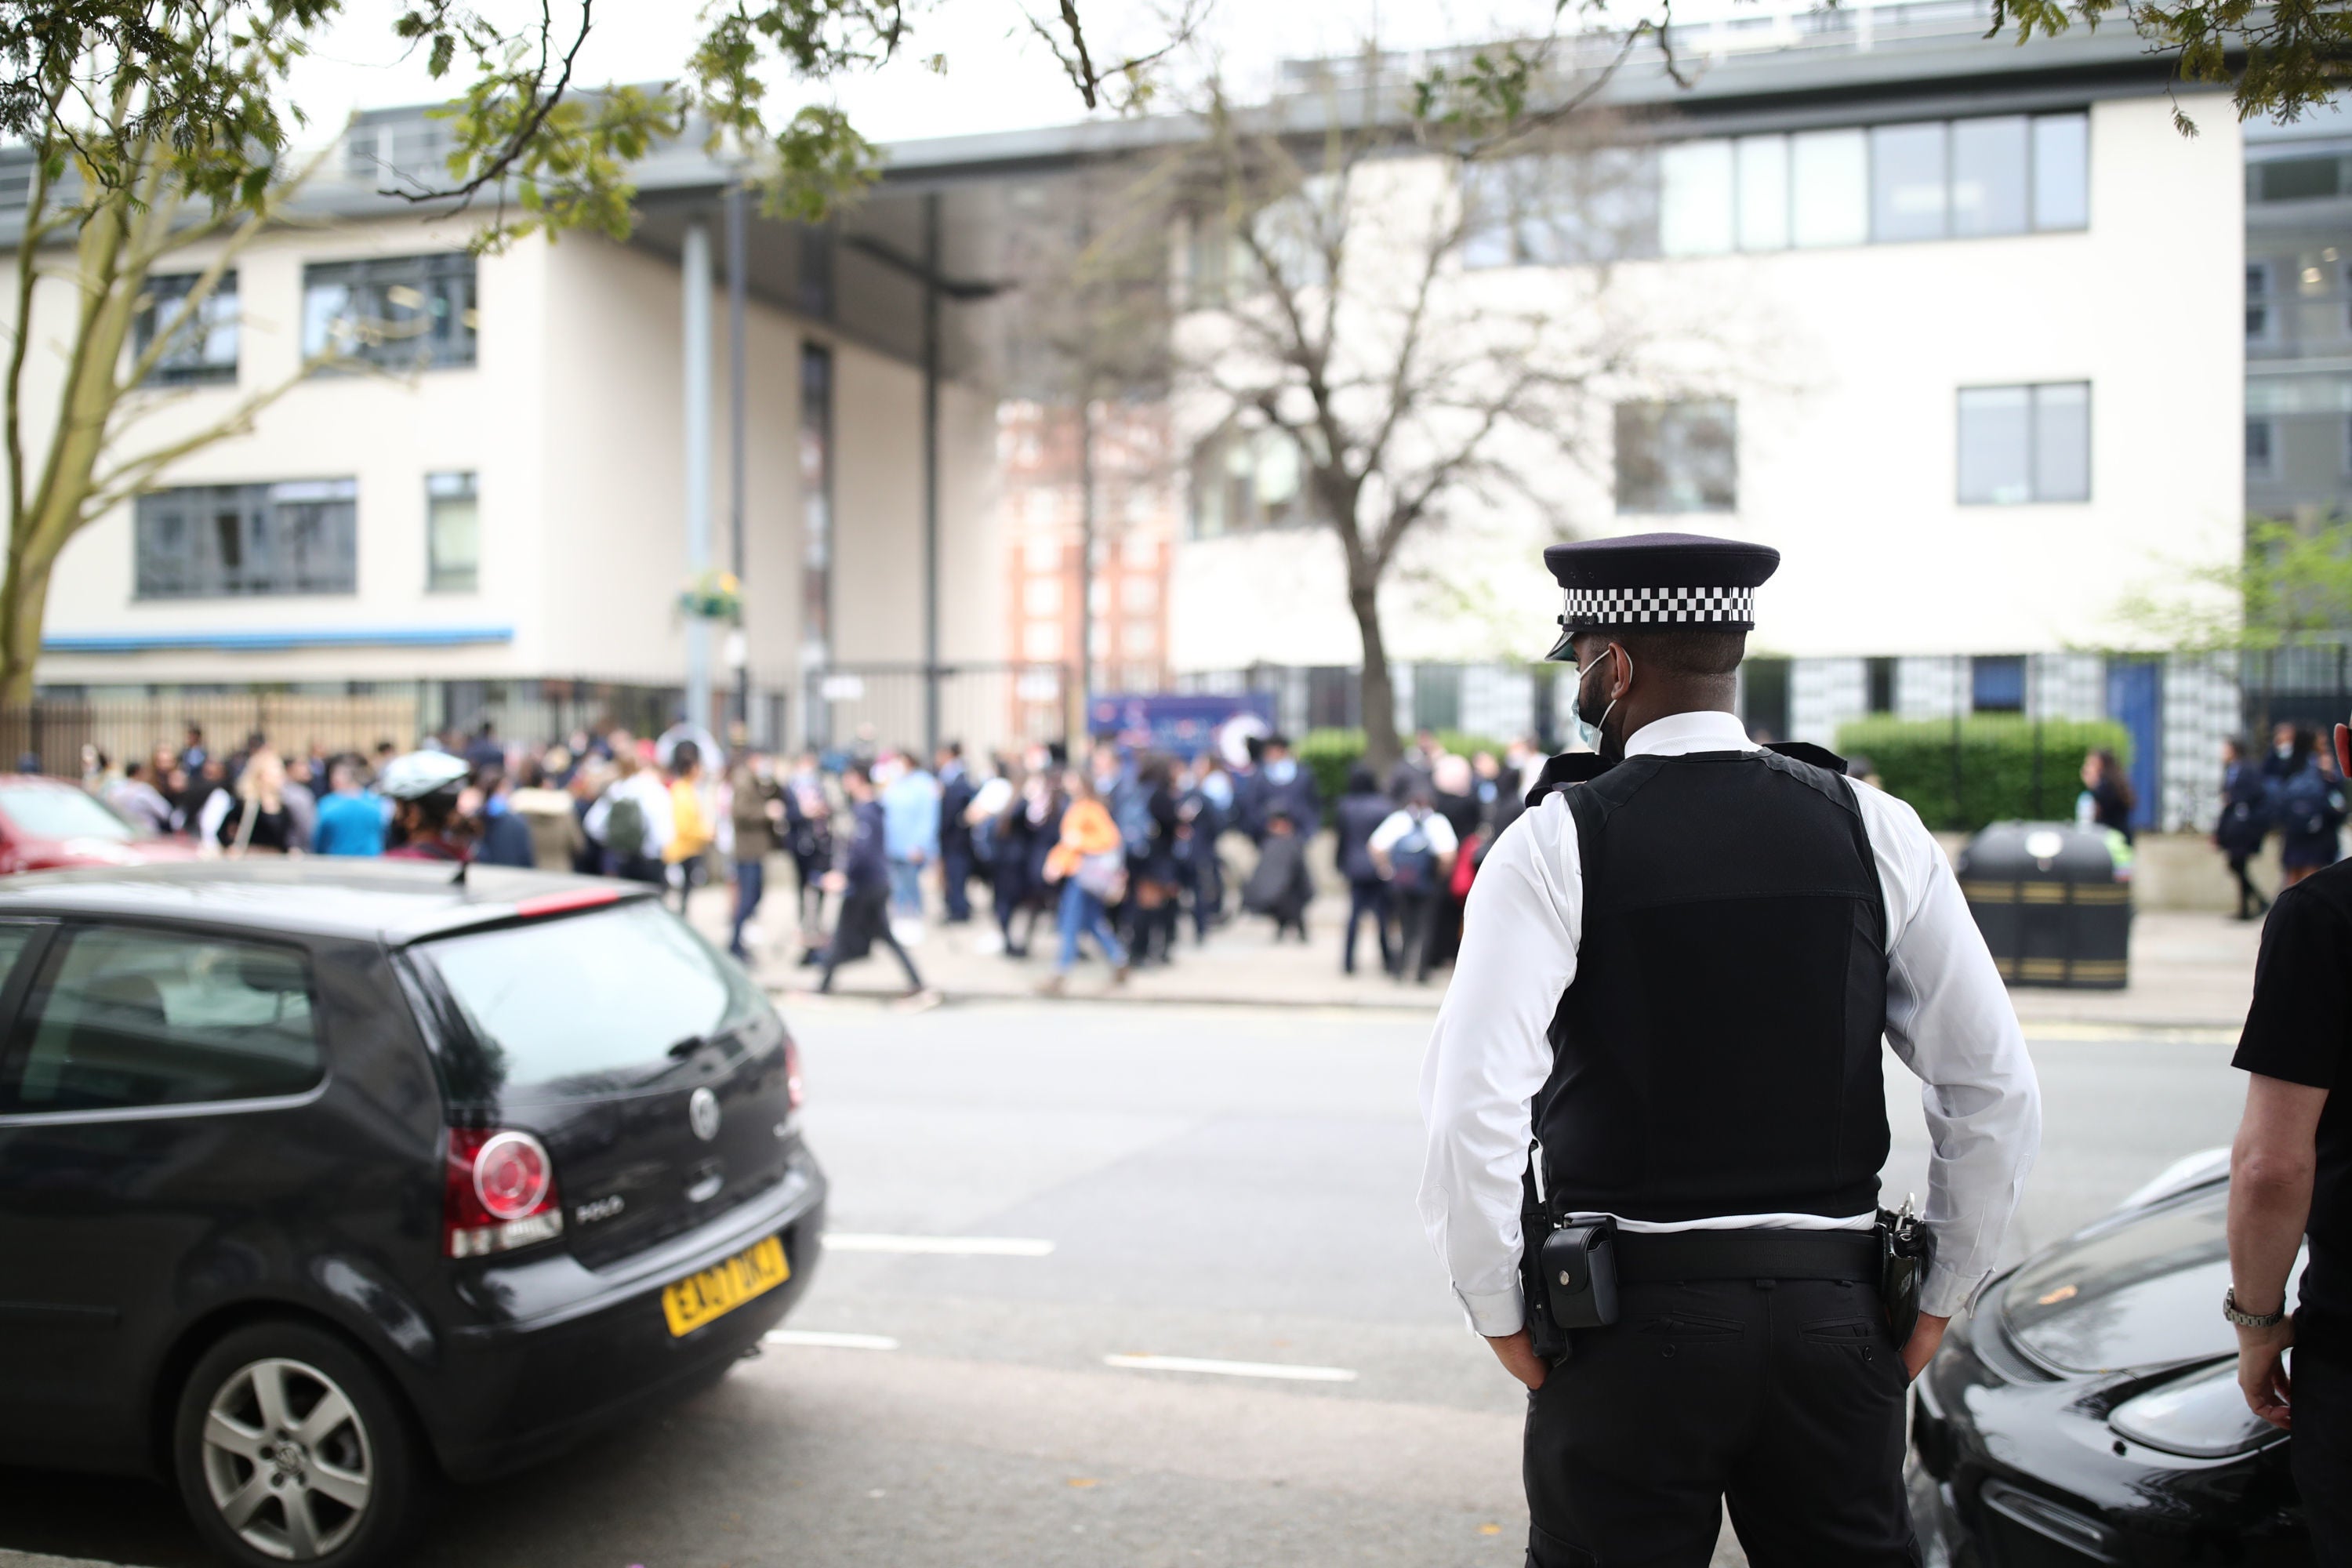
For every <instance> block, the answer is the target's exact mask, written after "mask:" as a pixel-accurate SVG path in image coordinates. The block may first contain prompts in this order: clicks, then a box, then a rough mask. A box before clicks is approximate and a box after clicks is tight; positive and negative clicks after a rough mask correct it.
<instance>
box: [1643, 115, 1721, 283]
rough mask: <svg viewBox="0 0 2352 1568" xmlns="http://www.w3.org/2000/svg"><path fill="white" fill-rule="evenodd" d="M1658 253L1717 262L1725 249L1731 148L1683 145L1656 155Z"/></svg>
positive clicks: (1717, 144) (1716, 144) (1710, 143)
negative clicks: (1716, 257) (1657, 178)
mask: <svg viewBox="0 0 2352 1568" xmlns="http://www.w3.org/2000/svg"><path fill="white" fill-rule="evenodd" d="M1658 174H1659V187H1660V194H1659V200H1658V248H1659V249H1661V250H1663V251H1664V252H1665V254H1667V255H1668V256H1719V255H1721V254H1722V253H1723V252H1725V251H1727V250H1729V249H1730V248H1731V237H1732V236H1731V221H1732V208H1731V202H1732V197H1731V143H1730V142H1719V141H1707V142H1681V143H1679V144H1677V145H1675V146H1672V147H1668V148H1666V149H1665V150H1664V152H1662V153H1660V154H1659V155H1658Z"/></svg>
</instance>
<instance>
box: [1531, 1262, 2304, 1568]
mask: <svg viewBox="0 0 2352 1568" xmlns="http://www.w3.org/2000/svg"><path fill="white" fill-rule="evenodd" d="M1571 1337H1572V1340H1573V1350H1572V1352H1571V1353H1570V1356H1569V1358H1568V1359H1567V1360H1566V1361H1564V1362H1561V1363H1559V1365H1557V1366H1555V1367H1553V1368H1552V1370H1551V1373H1550V1374H1549V1377H1547V1378H1546V1379H1545V1381H1544V1385H1543V1386H1542V1387H1541V1388H1540V1389H1538V1390H1537V1391H1536V1392H1535V1393H1533V1394H1529V1395H1528V1431H1527V1488H1528V1519H1529V1525H1528V1565H1529V1568H1706V1563H1707V1561H1708V1559H1709V1558H1710V1557H1712V1556H1713V1555H1714V1552H1715V1542H1716V1537H1717V1533H1718V1532H1719V1531H1720V1530H1721V1529H1722V1521H1723V1513H1722V1509H1723V1505H1724V1504H1725V1503H1726V1502H1728V1503H1729V1504H1730V1507H1731V1523H1732V1527H1733V1528H1734V1529H1735V1530H1737V1531H1738V1532H1739V1542H1740V1544H1741V1545H1742V1546H1743V1547H1745V1548H1746V1549H1747V1552H1748V1562H1749V1563H1750V1564H1752V1568H1918V1563H1919V1562H1920V1556H1919V1548H1918V1544H1917V1542H1916V1540H1915V1539H1914V1538H1913V1536H1912V1533H1911V1515H1910V1510H1909V1508H1908V1507H1907V1506H1906V1502H1905V1500H1904V1494H1903V1426H1904V1405H1905V1403H1906V1401H1905V1395H1906V1390H1907V1386H1908V1385H1907V1383H1906V1379H1905V1376H1904V1373H1903V1358H1902V1355H1901V1354H1900V1353H1899V1349H1898V1347H1897V1346H1896V1345H1895V1339H1894V1334H1893V1331H1891V1330H1890V1329H1889V1328H1888V1327H1887V1324H1886V1314H1885V1310H1883V1308H1882V1307H1881V1305H1880V1301H1879V1294H1878V1291H1877V1289H1875V1288H1874V1287H1872V1286H1869V1285H1846V1284H1837V1283H1832V1282H1831V1281H1827V1280H1817V1279H1784V1280H1779V1281H1774V1280H1757V1279H1722V1280H1717V1279H1710V1280H1693V1281H1690V1282H1688V1283H1685V1284H1675V1285H1646V1284H1645V1285H1628V1286H1625V1287H1623V1289H1622V1292H1621V1296H1620V1302H1619V1315H1618V1321H1617V1322H1616V1323H1615V1324H1613V1325H1612V1326H1611V1327H1609V1328H1606V1329H1580V1330H1577V1331H1575V1333H1574V1334H1573V1335H1572V1336H1571ZM2301 1436H2302V1435H2301V1434H2300V1433H2299V1432H2298V1433H2297V1434H2296V1437H2297V1441H2298V1442H2299V1441H2300V1440H2301Z"/></svg>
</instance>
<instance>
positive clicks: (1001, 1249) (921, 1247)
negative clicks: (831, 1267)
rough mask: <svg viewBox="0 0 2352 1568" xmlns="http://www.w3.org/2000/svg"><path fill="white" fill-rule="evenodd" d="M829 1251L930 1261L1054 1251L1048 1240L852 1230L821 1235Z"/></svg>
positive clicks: (1034, 1255) (1040, 1255) (1032, 1255)
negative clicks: (872, 1233)
mask: <svg viewBox="0 0 2352 1568" xmlns="http://www.w3.org/2000/svg"><path fill="white" fill-rule="evenodd" d="M824 1246H825V1250H826V1251H828V1252H897V1253H904V1254H908V1255H910V1256H916V1255H919V1256H924V1257H931V1258H1044V1257H1045V1256H1046V1255H1047V1254H1049V1253H1051V1252H1052V1251H1053V1250H1054V1244H1053V1243H1052V1242H1050V1241H1038V1240H1036V1239H1034V1238H1033V1237H1022V1236H868V1235H862V1234H858V1233H856V1232H851V1231H840V1230H829V1231H826V1232H825V1233H824Z"/></svg>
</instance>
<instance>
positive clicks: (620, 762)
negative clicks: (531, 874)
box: [581, 751, 670, 888]
mask: <svg viewBox="0 0 2352 1568" xmlns="http://www.w3.org/2000/svg"><path fill="white" fill-rule="evenodd" d="M613 767H614V773H615V775H616V776H615V777H614V780H613V782H612V783H611V784H609V785H607V786H606V787H605V790H604V794H603V795H600V796H599V797H597V801H596V804H595V805H592V806H590V807H589V808H588V816H587V819H586V820H585V821H584V822H583V823H582V824H581V826H583V828H584V829H586V831H587V834H588V837H591V838H593V839H594V840H595V841H596V842H597V843H599V844H601V845H603V846H604V875H606V876H607V877H620V878H624V879H626V880H628V881H632V882H645V883H648V884H650V885H652V886H654V887H656V888H659V887H664V886H666V885H667V882H668V878H667V874H666V871H665V868H664V867H663V865H662V852H663V851H664V850H665V849H667V847H669V839H670V805H669V787H668V785H667V784H664V783H663V782H662V778H661V775H660V774H659V773H656V772H655V771H654V770H653V769H651V768H649V767H647V766H646V764H645V762H644V760H643V759H641V758H640V757H638V755H637V754H636V753H635V752H633V751H623V752H619V753H618V754H617V755H615V756H614V758H613Z"/></svg>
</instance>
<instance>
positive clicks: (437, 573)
mask: <svg viewBox="0 0 2352 1568" xmlns="http://www.w3.org/2000/svg"><path fill="white" fill-rule="evenodd" d="M425 555H426V562H425V587H426V588H427V589H429V590H431V591H432V592H434V593H436V594H470V593H472V592H473V591H474V590H475V588H477V587H478V586H479V585H480V578H481V558H482V542H481V500H480V498H479V497H478V495H477V494H476V493H475V489H474V476H473V475H471V474H428V475H426V476H425Z"/></svg>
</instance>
